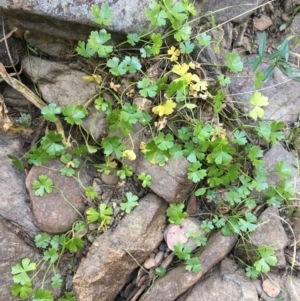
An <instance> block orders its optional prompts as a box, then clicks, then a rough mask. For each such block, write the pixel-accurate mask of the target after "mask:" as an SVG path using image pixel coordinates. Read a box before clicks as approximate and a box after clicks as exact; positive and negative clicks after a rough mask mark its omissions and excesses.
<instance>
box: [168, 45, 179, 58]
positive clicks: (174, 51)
mask: <svg viewBox="0 0 300 301" xmlns="http://www.w3.org/2000/svg"><path fill="white" fill-rule="evenodd" d="M168 55H170V56H171V57H170V61H171V62H175V61H177V60H178V57H179V55H180V50H179V49H176V48H175V47H174V46H172V47H171V49H169V50H168Z"/></svg>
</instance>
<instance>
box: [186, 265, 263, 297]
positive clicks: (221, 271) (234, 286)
mask: <svg viewBox="0 0 300 301" xmlns="http://www.w3.org/2000/svg"><path fill="white" fill-rule="evenodd" d="M184 300H185V301H207V300H209V301H219V300H222V301H256V300H257V301H258V296H257V292H256V289H255V286H254V284H253V283H252V282H251V280H250V279H249V278H247V277H246V275H245V272H244V271H243V270H241V269H238V266H237V265H236V263H235V262H234V261H233V260H231V259H223V260H222V261H221V263H220V265H219V267H218V269H216V270H215V271H213V272H212V273H209V274H208V275H207V277H205V279H203V280H200V281H199V282H198V283H196V284H195V286H194V287H193V288H192V290H191V292H190V293H189V294H188V295H187V297H186V298H185V299H184Z"/></svg>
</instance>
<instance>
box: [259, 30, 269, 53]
mask: <svg viewBox="0 0 300 301" xmlns="http://www.w3.org/2000/svg"><path fill="white" fill-rule="evenodd" d="M266 45H267V34H266V32H265V31H264V32H263V33H262V34H261V36H260V40H259V44H258V54H259V55H260V56H261V57H262V56H263V54H264V52H265V49H266Z"/></svg>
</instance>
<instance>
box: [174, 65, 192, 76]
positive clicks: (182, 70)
mask: <svg viewBox="0 0 300 301" xmlns="http://www.w3.org/2000/svg"><path fill="white" fill-rule="evenodd" d="M188 70H189V65H187V64H186V63H184V64H182V65H175V66H173V68H172V71H173V72H174V73H176V74H177V75H179V76H180V77H182V76H184V75H185V74H186V73H187V72H188Z"/></svg>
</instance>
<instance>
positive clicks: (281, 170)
mask: <svg viewBox="0 0 300 301" xmlns="http://www.w3.org/2000/svg"><path fill="white" fill-rule="evenodd" d="M276 170H277V173H278V175H279V176H280V177H281V178H282V179H286V178H289V177H290V176H291V175H292V168H291V166H290V165H288V164H287V163H286V162H285V161H280V162H278V163H276Z"/></svg>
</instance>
